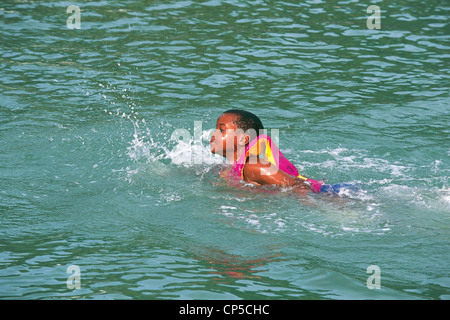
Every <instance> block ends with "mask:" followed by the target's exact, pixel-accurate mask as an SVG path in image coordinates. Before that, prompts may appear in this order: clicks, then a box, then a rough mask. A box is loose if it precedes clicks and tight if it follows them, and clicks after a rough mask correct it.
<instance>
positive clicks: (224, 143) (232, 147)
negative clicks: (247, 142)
mask: <svg viewBox="0 0 450 320" xmlns="http://www.w3.org/2000/svg"><path fill="white" fill-rule="evenodd" d="M237 119H238V116H237V115H234V114H230V113H224V114H222V115H221V116H220V117H219V118H218V119H217V123H216V131H214V132H213V134H212V137H211V140H210V142H209V145H210V147H211V152H212V153H215V154H219V155H222V156H224V157H227V155H228V156H230V155H234V153H235V151H236V150H237V148H238V145H240V144H241V143H240V141H241V139H242V137H241V135H242V134H243V133H242V130H239V129H238V127H237V126H236V124H235V121H236V120H237Z"/></svg>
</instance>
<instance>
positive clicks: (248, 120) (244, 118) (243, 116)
mask: <svg viewBox="0 0 450 320" xmlns="http://www.w3.org/2000/svg"><path fill="white" fill-rule="evenodd" d="M224 113H228V114H234V115H236V116H238V119H237V120H236V121H235V124H236V126H237V127H238V128H239V129H242V130H243V131H244V132H247V131H248V130H249V129H253V130H255V132H256V135H259V134H260V133H262V132H261V130H264V126H263V124H262V122H261V120H260V119H259V118H258V117H257V116H256V115H254V114H253V113H251V112H248V111H245V110H240V109H231V110H227V111H225V112H224Z"/></svg>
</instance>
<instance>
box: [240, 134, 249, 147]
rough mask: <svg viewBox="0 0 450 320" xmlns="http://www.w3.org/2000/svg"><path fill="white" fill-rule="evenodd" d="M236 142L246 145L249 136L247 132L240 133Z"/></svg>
mask: <svg viewBox="0 0 450 320" xmlns="http://www.w3.org/2000/svg"><path fill="white" fill-rule="evenodd" d="M238 142H239V144H240V145H241V146H246V145H247V144H248V143H249V142H250V137H249V136H248V134H244V133H243V134H240V135H239V139H238Z"/></svg>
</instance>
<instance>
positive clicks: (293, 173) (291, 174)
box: [210, 110, 323, 193]
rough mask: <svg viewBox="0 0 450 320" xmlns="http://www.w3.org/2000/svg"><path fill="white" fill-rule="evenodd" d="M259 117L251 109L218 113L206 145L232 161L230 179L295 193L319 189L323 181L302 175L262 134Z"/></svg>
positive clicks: (262, 128) (213, 151)
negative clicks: (289, 189)
mask: <svg viewBox="0 0 450 320" xmlns="http://www.w3.org/2000/svg"><path fill="white" fill-rule="evenodd" d="M263 131H264V126H263V124H262V122H261V120H260V119H259V118H258V117H257V116H256V115H254V114H253V113H251V112H248V111H244V110H228V111H225V112H224V113H223V114H222V115H220V116H219V118H218V119H217V123H216V131H214V132H213V134H212V137H211V140H210V147H211V152H212V153H214V154H218V155H222V156H223V157H225V158H226V159H227V160H228V162H230V163H232V167H231V169H230V171H229V176H230V178H234V179H240V180H243V181H245V182H247V183H251V184H255V185H258V186H264V185H275V186H280V187H292V188H294V189H295V191H297V192H301V193H306V192H308V191H313V192H320V190H321V187H322V185H323V182H321V181H316V180H312V179H308V178H305V177H302V176H301V175H299V174H298V171H297V169H296V168H295V167H294V166H293V165H292V164H291V163H290V162H289V161H288V160H287V159H286V158H285V157H284V156H283V154H282V153H281V152H280V151H279V150H278V148H277V147H276V146H275V144H274V143H272V140H271V138H270V137H268V136H267V135H265V134H264V133H263Z"/></svg>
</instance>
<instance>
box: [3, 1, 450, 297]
mask: <svg viewBox="0 0 450 320" xmlns="http://www.w3.org/2000/svg"><path fill="white" fill-rule="evenodd" d="M71 4H75V5H77V6H78V7H79V8H80V9H81V12H80V18H81V20H80V27H81V28H80V29H69V28H68V27H67V19H68V18H69V17H70V16H71V13H67V12H66V9H67V7H68V6H69V5H71ZM370 4H375V5H378V6H379V7H380V9H381V25H380V29H368V27H367V24H366V22H367V19H368V18H369V17H370V14H368V13H367V12H366V10H367V7H368V6H369V5H370ZM449 13H450V3H449V2H447V1H426V2H425V1H373V2H370V3H361V2H357V1H327V2H325V1H320V0H317V1H291V0H287V1H264V0H260V1H240V0H228V1H219V0H216V1H215V0H210V1H134V0H133V1H77V2H70V1H34V2H28V1H9V0H6V1H2V2H1V3H0V32H1V50H0V70H1V71H0V75H1V77H0V79H1V80H0V81H1V82H0V88H1V90H0V145H1V152H0V298H2V299H80V298H81V299H449V298H450V272H449V262H450V259H449V240H450V231H449V227H450V222H449V216H450V186H449V182H448V176H449V172H450V164H449V157H450V144H449V141H450V139H449V138H450V135H449V133H450V132H449V126H448V124H449V122H450V107H449V105H450V98H449V78H450V73H449V70H450V68H449V49H450V32H449V30H450V28H449V25H448V17H449ZM230 108H244V109H246V110H249V111H251V112H254V113H255V114H257V115H258V116H259V117H260V118H261V120H262V121H263V123H264V125H265V126H266V127H267V128H268V129H269V133H270V132H271V131H270V130H273V129H276V130H278V132H279V141H280V142H279V144H280V149H281V150H282V151H283V153H284V154H285V155H286V156H287V157H288V158H290V159H291V161H292V162H293V163H294V164H295V165H296V166H297V167H298V168H299V169H301V171H302V173H304V174H305V175H306V176H309V177H312V178H316V179H322V178H327V179H328V182H330V183H337V182H353V183H358V184H360V185H361V187H362V191H360V192H354V193H348V192H347V193H344V194H340V195H337V196H333V197H330V196H326V195H315V194H311V195H308V196H306V197H300V196H295V195H293V194H292V193H290V192H289V191H286V190H282V191H281V192H279V193H275V194H273V193H264V192H259V191H258V190H255V189H254V188H250V187H245V188H244V189H236V188H233V187H231V186H229V185H227V184H225V183H223V181H221V180H220V178H219V177H218V175H217V171H218V167H219V166H220V164H219V162H220V159H217V158H215V157H213V156H211V155H210V154H209V152H208V150H209V149H208V140H209V138H208V134H209V129H212V128H214V126H215V121H216V119H217V117H218V116H219V115H220V114H221V112H223V111H224V110H227V109H230ZM199 123H200V124H201V131H197V132H195V126H196V124H199ZM183 129H184V130H185V132H188V133H190V135H191V136H192V140H189V141H185V142H184V143H182V142H181V141H177V140H171V137H172V134H173V133H174V132H176V130H183ZM199 132H200V134H201V135H199V134H198V133H199ZM196 134H197V139H194V137H195V135H196ZM194 155H195V156H200V159H201V161H194V160H193V159H194V158H195V157H194ZM371 265H376V266H378V267H379V270H380V274H379V277H378V279H379V280H380V282H379V284H380V288H379V289H376V288H375V289H369V288H368V285H367V280H368V279H369V277H370V276H371V275H372V273H370V272H369V273H367V268H368V267H369V266H371ZM70 266H78V267H79V270H80V277H79V280H80V281H79V282H78V284H79V285H80V287H79V288H69V287H68V285H67V280H68V278H69V276H72V274H70V273H68V267H70ZM370 283H376V282H370Z"/></svg>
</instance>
